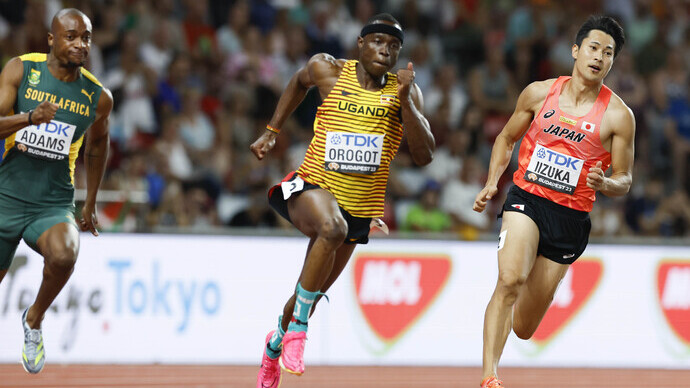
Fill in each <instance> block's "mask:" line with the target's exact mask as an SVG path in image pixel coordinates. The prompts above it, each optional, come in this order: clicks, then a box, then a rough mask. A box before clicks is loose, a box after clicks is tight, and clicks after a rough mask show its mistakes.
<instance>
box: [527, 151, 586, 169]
mask: <svg viewBox="0 0 690 388" xmlns="http://www.w3.org/2000/svg"><path fill="white" fill-rule="evenodd" d="M537 157H538V158H539V159H546V160H548V161H549V163H551V164H555V165H557V166H562V167H565V168H570V169H572V170H574V171H577V169H578V167H577V162H581V160H580V159H576V158H572V157H570V156H566V155H563V154H559V153H558V152H554V151H551V150H549V149H546V148H541V149H540V150H538V151H537Z"/></svg>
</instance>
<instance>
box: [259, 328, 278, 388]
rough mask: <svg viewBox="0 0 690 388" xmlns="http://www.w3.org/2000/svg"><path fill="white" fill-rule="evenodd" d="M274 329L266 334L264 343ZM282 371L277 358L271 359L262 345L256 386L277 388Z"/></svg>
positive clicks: (269, 338)
mask: <svg viewBox="0 0 690 388" xmlns="http://www.w3.org/2000/svg"><path fill="white" fill-rule="evenodd" d="M274 332H275V330H272V331H271V332H270V333H268V335H267V336H266V344H268V341H270V340H271V337H273V333H274ZM282 373H283V371H281V370H280V363H278V358H276V359H272V358H270V357H268V355H267V354H266V347H265V346H264V356H263V358H262V359H261V369H259V376H258V377H257V379H256V388H278V387H280V380H281V378H282Z"/></svg>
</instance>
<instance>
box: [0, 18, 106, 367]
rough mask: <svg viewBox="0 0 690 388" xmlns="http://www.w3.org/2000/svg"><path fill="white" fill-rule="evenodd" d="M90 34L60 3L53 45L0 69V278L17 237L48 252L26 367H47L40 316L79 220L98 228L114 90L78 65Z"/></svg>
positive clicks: (27, 320) (61, 278) (74, 247)
mask: <svg viewBox="0 0 690 388" xmlns="http://www.w3.org/2000/svg"><path fill="white" fill-rule="evenodd" d="M91 34H92V29H91V21H90V20H89V18H88V17H87V16H86V15H84V14H83V13H82V12H81V11H79V10H76V9H73V8H69V9H63V10H61V11H59V12H58V13H57V14H56V15H55V17H54V18H53V21H52V25H51V31H50V33H48V45H49V46H50V52H49V53H48V54H38V53H33V54H25V55H22V56H20V57H17V58H13V59H11V60H10V61H9V62H8V63H7V65H6V66H5V68H4V69H3V70H2V73H1V74H0V116H2V117H0V139H5V151H4V154H3V160H2V163H1V164H0V220H2V221H1V222H0V282H1V281H2V279H3V278H4V276H5V274H7V270H8V269H9V267H10V263H11V262H12V258H13V257H14V253H15V250H16V249H17V245H18V244H19V241H20V240H21V239H24V241H25V242H26V243H27V245H29V246H30V247H31V248H32V249H34V250H36V251H37V252H38V253H40V254H41V255H42V256H43V258H44V267H43V281H42V283H41V286H40V288H39V290H38V293H37V295H36V300H35V301H34V303H33V304H32V305H31V306H29V307H28V308H27V309H26V310H24V313H23V314H22V327H23V329H24V348H23V350H22V364H23V366H24V369H26V371H27V372H29V373H38V372H40V371H41V370H42V369H43V365H44V363H45V349H44V348H43V335H42V332H41V322H42V320H43V317H44V315H45V312H46V310H48V307H50V305H51V303H53V300H55V297H57V295H58V294H59V293H60V290H62V288H63V287H64V286H65V283H67V280H68V279H69V277H70V275H71V274H72V271H73V270H74V264H75V262H76V260H77V254H78V252H79V229H81V230H82V231H90V232H91V233H92V234H93V235H95V236H97V235H98V231H97V230H96V226H97V225H98V222H97V219H96V193H97V191H98V187H99V186H100V183H101V178H102V177H103V173H104V172H105V164H106V159H107V156H108V145H109V143H110V136H109V133H108V119H109V116H110V111H111V110H112V107H113V98H112V95H111V93H110V91H108V89H105V88H104V87H103V86H102V85H101V84H100V83H99V82H98V80H97V79H96V78H95V77H94V76H93V75H91V73H89V72H88V71H86V70H85V69H84V68H83V66H84V63H85V61H86V59H87V57H88V55H89V50H90V47H91ZM87 130H88V134H87V133H86V132H87ZM84 141H85V142H86V149H85V152H84V157H85V165H86V180H87V194H86V201H85V203H84V207H83V208H82V212H81V217H82V218H81V219H80V220H78V221H76V220H75V218H74V210H75V208H74V165H75V161H76V159H77V154H78V152H79V148H80V147H81V145H82V143H83V142H84Z"/></svg>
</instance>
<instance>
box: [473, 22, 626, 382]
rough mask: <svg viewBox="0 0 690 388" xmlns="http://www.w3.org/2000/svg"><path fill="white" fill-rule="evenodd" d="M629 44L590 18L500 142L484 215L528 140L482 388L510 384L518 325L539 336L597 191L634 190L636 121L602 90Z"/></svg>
mask: <svg viewBox="0 0 690 388" xmlns="http://www.w3.org/2000/svg"><path fill="white" fill-rule="evenodd" d="M624 42H625V38H624V34H623V29H622V28H621V26H620V25H619V24H618V23H617V22H616V21H615V20H614V19H612V18H610V17H603V16H596V17H595V16H593V17H590V18H589V19H588V20H587V21H586V22H585V23H584V24H583V25H582V27H580V30H579V31H578V33H577V35H576V38H575V44H574V45H573V47H572V55H573V58H574V59H575V65H574V67H573V73H572V76H570V77H559V78H557V79H550V80H546V81H541V82H534V83H532V84H530V85H529V86H527V87H526V88H525V90H523V91H522V93H521V94H520V97H519V99H518V102H517V107H516V108H515V112H514V113H513V115H512V117H511V118H510V120H509V121H508V123H507V124H506V126H505V127H504V128H503V131H502V132H501V134H500V135H499V136H498V137H497V138H496V142H495V144H494V146H493V151H492V153H491V163H490V166H489V175H488V180H487V182H486V186H485V187H484V189H482V191H481V192H480V193H479V194H478V195H477V198H476V199H475V203H474V210H475V211H478V212H482V211H484V208H485V207H486V203H487V201H488V200H490V199H491V198H493V197H494V196H496V194H497V192H498V189H497V184H498V180H499V178H500V177H501V175H502V174H503V172H504V171H505V169H506V167H507V166H508V163H509V161H510V157H511V154H512V152H513V148H514V146H515V143H516V142H517V141H518V140H520V138H522V137H523V135H524V138H523V140H522V144H521V146H520V154H519V164H520V167H519V168H518V170H517V172H515V175H514V176H513V182H514V183H515V185H514V186H513V187H512V188H511V189H510V192H509V193H508V196H507V199H506V202H505V204H504V205H503V210H502V219H503V223H502V226H501V232H500V235H499V243H498V282H497V284H496V289H495V290H494V293H493V296H492V297H491V301H490V302H489V305H488V306H487V308H486V315H485V317H484V353H483V380H482V383H481V387H482V388H501V387H504V386H503V383H502V382H501V381H500V380H498V377H497V367H498V360H499V359H500V357H501V353H502V352H503V347H504V346H505V342H506V339H507V338H508V334H509V333H510V330H511V328H512V330H513V331H514V332H515V334H516V335H517V336H518V337H519V338H522V339H529V338H530V337H531V336H532V334H534V332H535V331H536V329H537V326H539V322H541V319H542V318H543V317H544V314H545V313H546V310H547V309H548V308H549V305H550V304H551V301H552V299H553V296H554V294H555V292H556V289H557V287H558V284H559V282H560V281H561V279H562V278H563V276H564V275H565V273H566V271H567V270H568V266H569V265H570V264H572V263H573V262H574V261H575V260H577V258H578V257H579V256H580V255H581V254H582V252H583V251H584V250H585V247H586V246H587V241H588V239H589V231H590V229H591V224H590V219H589V212H590V211H591V210H592V205H593V203H594V200H595V195H596V192H597V191H599V192H601V193H603V194H604V195H607V196H610V197H616V196H621V195H624V194H625V193H627V192H628V190H629V189H630V185H631V183H632V168H633V139H634V136H635V118H634V116H633V114H632V112H631V110H630V109H629V108H628V107H627V106H626V105H625V104H624V103H623V101H622V100H621V99H620V98H619V97H618V96H617V95H615V94H614V93H613V92H611V90H610V89H609V88H607V87H606V86H604V84H603V82H604V77H606V75H607V74H608V72H609V70H611V66H612V64H613V60H614V58H615V57H616V55H617V54H618V52H619V51H620V50H621V48H622V47H623V43H624ZM609 167H611V174H610V176H606V175H605V174H604V172H605V171H607V170H608V169H609Z"/></svg>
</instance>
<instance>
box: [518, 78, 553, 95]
mask: <svg viewBox="0 0 690 388" xmlns="http://www.w3.org/2000/svg"><path fill="white" fill-rule="evenodd" d="M557 80H558V78H549V79H546V80H543V81H534V82H532V83H530V84H529V85H527V87H526V88H525V90H524V91H523V93H525V92H526V93H527V94H529V95H533V96H541V97H542V98H544V97H546V95H547V94H549V90H551V87H552V86H553V84H554V83H555V82H556V81H557Z"/></svg>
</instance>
